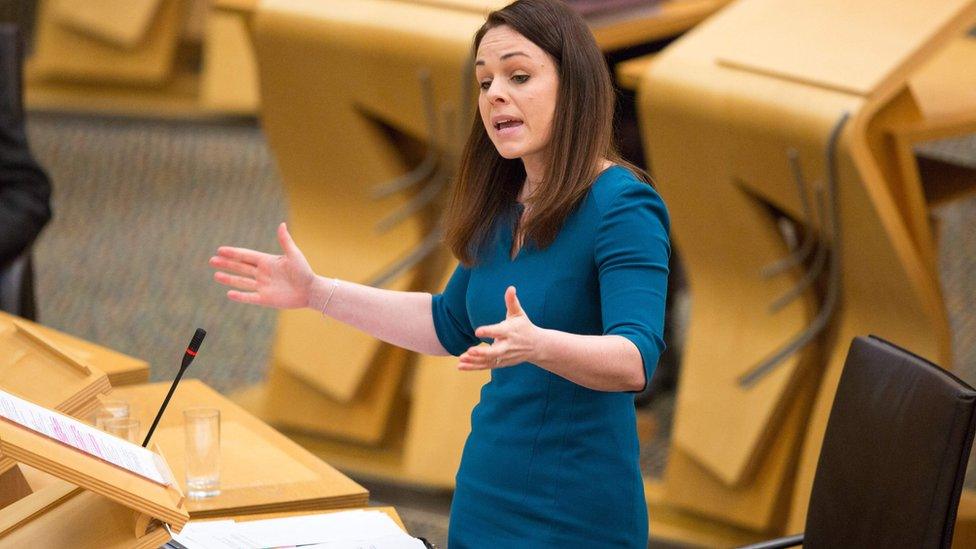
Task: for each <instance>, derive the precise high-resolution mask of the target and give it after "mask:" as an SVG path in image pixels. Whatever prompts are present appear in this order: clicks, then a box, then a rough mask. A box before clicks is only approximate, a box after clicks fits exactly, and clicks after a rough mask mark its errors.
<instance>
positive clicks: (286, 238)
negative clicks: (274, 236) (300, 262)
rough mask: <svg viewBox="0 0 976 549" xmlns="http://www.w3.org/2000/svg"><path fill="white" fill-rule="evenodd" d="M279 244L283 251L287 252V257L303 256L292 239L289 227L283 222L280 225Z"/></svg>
mask: <svg viewBox="0 0 976 549" xmlns="http://www.w3.org/2000/svg"><path fill="white" fill-rule="evenodd" d="M278 244H279V245H280V246H281V249H282V250H283V251H284V252H285V255H290V256H294V255H301V251H299V249H298V245H297V244H295V241H294V239H292V237H291V233H289V232H288V226H287V225H285V223H284V222H282V223H281V224H280V225H278Z"/></svg>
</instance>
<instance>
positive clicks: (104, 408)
mask: <svg viewBox="0 0 976 549" xmlns="http://www.w3.org/2000/svg"><path fill="white" fill-rule="evenodd" d="M127 417H129V403H128V402H126V401H124V400H116V399H108V400H103V401H102V405H101V406H100V407H99V408H98V410H97V411H96V412H95V428H96V429H101V430H102V431H104V430H105V422H106V421H108V420H110V419H123V418H127Z"/></svg>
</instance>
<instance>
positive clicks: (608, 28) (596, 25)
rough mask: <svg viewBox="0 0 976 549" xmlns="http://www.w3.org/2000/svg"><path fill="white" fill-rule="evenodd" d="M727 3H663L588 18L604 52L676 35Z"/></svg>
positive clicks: (716, 0)
mask: <svg viewBox="0 0 976 549" xmlns="http://www.w3.org/2000/svg"><path fill="white" fill-rule="evenodd" d="M728 3H729V0H662V1H661V2H658V3H656V4H653V5H650V6H642V7H638V8H632V9H625V10H619V11H616V12H613V13H609V14H606V15H599V16H594V17H589V18H587V23H589V25H590V30H591V31H593V36H595V37H596V42H597V44H599V45H600V49H602V50H604V51H609V50H618V49H622V48H629V47H631V46H637V45H639V44H646V43H648V42H654V41H657V40H661V39H663V38H668V37H671V36H676V35H678V34H681V33H683V32H685V31H686V30H688V29H690V28H692V27H694V26H695V25H697V24H698V23H701V22H702V21H703V20H705V18H707V17H708V16H709V15H711V14H713V13H715V12H716V11H718V10H719V9H720V8H721V7H722V6H724V5H725V4H728Z"/></svg>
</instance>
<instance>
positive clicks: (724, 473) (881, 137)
mask: <svg viewBox="0 0 976 549" xmlns="http://www.w3.org/2000/svg"><path fill="white" fill-rule="evenodd" d="M974 21H976V2H974V1H972V0H938V1H926V2H922V1H911V2H898V3H895V4H892V3H891V2H882V1H879V0H858V1H856V2H851V1H849V0H827V1H821V2H812V1H809V0H740V1H738V2H735V3H733V4H732V5H730V6H728V7H727V8H726V9H724V10H723V11H721V12H720V13H718V14H717V15H715V16H714V17H713V18H711V19H709V20H708V21H707V22H705V23H703V24H702V25H700V26H698V27H697V28H696V29H695V30H694V31H693V32H691V33H689V34H687V35H685V36H684V37H682V38H681V39H679V40H677V41H676V42H674V43H673V44H672V45H671V46H670V47H668V48H667V49H666V50H664V51H663V52H662V53H661V54H659V55H658V56H657V57H656V58H655V59H654V60H653V62H651V63H649V64H648V65H645V68H644V70H645V72H644V74H643V75H641V77H640V78H639V84H638V85H639V93H638V106H639V110H640V116H641V119H642V131H643V138H644V144H645V148H646V151H647V153H648V155H649V158H650V163H651V166H652V168H653V174H654V176H655V179H656V182H657V185H658V188H659V189H660V190H661V192H662V194H663V196H664V198H665V200H666V201H667V203H668V207H669V210H670V212H671V216H672V228H673V238H674V239H675V241H676V243H677V245H678V246H679V247H680V249H681V250H682V254H683V259H684V260H685V262H686V267H687V271H688V278H689V285H690V289H691V292H692V294H693V296H694V299H693V301H692V303H693V305H692V312H691V321H690V327H689V331H688V336H687V338H688V339H687V341H686V343H685V345H684V348H685V349H686V351H685V356H684V358H683V364H682V373H681V375H682V378H681V382H680V383H679V393H678V399H677V404H676V410H675V424H674V435H673V441H672V442H673V444H672V448H671V453H670V456H669V461H668V468H667V472H666V475H665V479H664V484H663V486H661V487H655V489H649V490H648V494H656V497H657V498H658V499H657V500H656V501H655V502H654V504H653V505H652V509H651V513H650V516H651V521H652V530H653V529H654V526H653V522H654V521H655V517H656V516H663V515H666V514H667V513H666V512H660V513H659V512H658V511H657V510H656V509H655V508H654V505H658V506H659V507H660V506H664V507H669V508H671V509H678V510H683V511H686V512H690V513H693V514H695V515H698V516H704V517H707V518H708V519H710V520H712V521H714V522H715V523H718V524H722V525H724V526H728V527H731V528H737V529H738V532H740V533H745V535H747V536H748V533H749V532H752V533H762V534H790V533H794V532H796V531H800V530H802V528H803V524H804V520H805V515H806V502H807V500H808V497H809V493H810V487H811V483H812V477H813V472H814V469H815V467H816V460H817V456H818V455H819V451H820V444H821V440H822V437H823V433H824V429H825V425H826V421H827V417H828V414H829V411H830V406H831V404H832V402H833V396H834V391H835V389H836V385H837V382H838V379H839V376H840V373H841V370H842V367H843V363H844V358H845V354H846V351H847V344H846V342H849V341H851V339H852V338H853V337H854V336H857V335H864V334H868V333H872V334H877V335H879V336H882V337H885V338H887V339H889V340H891V341H895V342H898V344H899V345H901V346H904V347H906V348H908V349H911V350H912V351H913V352H916V353H918V354H920V355H922V356H925V357H929V358H931V359H933V360H935V361H937V362H939V363H941V364H946V365H948V364H951V360H950V359H951V353H950V338H949V325H948V321H947V318H946V312H945V308H944V305H943V299H942V293H941V288H940V286H939V279H938V272H937V270H936V262H935V256H936V254H935V250H936V248H935V246H934V237H933V234H932V232H931V227H930V221H929V215H928V209H927V208H928V204H927V201H928V200H929V199H930V197H939V196H959V195H961V194H962V193H963V192H968V191H971V190H973V188H974V187H976V178H973V177H969V178H968V179H967V178H966V177H956V178H955V179H952V178H949V177H947V176H946V174H948V173H949V170H948V169H947V168H946V167H944V166H943V167H942V168H941V172H940V171H933V170H930V171H928V172H922V173H923V174H924V176H925V177H926V178H927V179H928V180H927V181H923V176H922V175H920V173H919V166H916V162H915V158H914V154H913V153H912V149H911V146H912V144H913V143H914V142H915V141H918V140H920V139H924V138H925V137H924V136H930V137H931V136H936V135H938V136H945V135H946V134H947V133H949V132H951V131H952V130H953V129H955V130H956V131H959V130H960V129H964V128H967V127H968V128H973V127H976V125H974V124H973V122H974V121H976V109H972V110H971V111H970V112H969V113H968V114H967V113H960V112H959V111H953V109H954V108H957V107H959V106H963V105H965V102H963V103H960V102H955V103H952V102H947V103H945V104H941V105H940V106H941V112H938V111H939V109H938V108H933V103H938V102H932V101H926V100H925V98H926V97H927V96H931V95H933V94H935V95H938V94H939V93H944V92H940V91H939V86H938V85H935V86H933V85H932V83H933V82H938V80H939V79H938V78H935V80H932V79H926V78H920V79H918V80H915V78H914V77H915V76H916V75H923V74H928V75H932V76H937V75H938V71H939V70H941V71H942V73H945V71H946V70H947V69H946V68H944V67H943V68H942V69H938V70H936V69H933V70H935V71H936V72H934V73H933V72H929V71H926V70H924V69H925V68H926V66H927V63H932V62H933V61H934V60H936V59H938V58H939V57H940V55H943V54H947V53H948V52H950V51H958V50H959V49H960V45H959V43H958V41H959V40H971V39H970V38H965V39H963V38H962V36H963V35H964V33H965V31H966V29H968V27H969V26H970V25H972V24H973V22H974ZM961 49H962V51H969V48H968V47H966V46H961ZM940 52H941V53H940ZM949 55H950V56H951V55H955V54H949ZM973 62H974V58H972V57H968V58H966V57H965V56H957V57H956V63H955V64H953V63H952V62H949V63H948V65H946V66H955V67H956V68H957V69H958V70H964V67H966V66H969V67H972V66H973ZM967 64H968V65H967ZM948 70H951V69H948ZM915 82H921V83H923V86H922V87H919V86H917V85H916V84H915ZM924 83H927V84H928V88H927V89H926V88H925V85H924ZM933 90H935V91H933ZM948 95H949V96H952V94H951V93H949V94H948ZM965 95H966V94H965V92H962V91H961V89H960V93H959V94H957V96H958V97H964V96H965ZM970 95H971V92H970ZM969 105H973V103H972V102H970V103H969ZM946 110H949V111H953V112H951V113H947V112H946ZM935 113H938V114H935ZM967 116H968V122H967ZM969 131H972V130H971V129H970V130H969ZM939 132H941V134H940V133H939ZM940 183H942V184H941V185H940ZM964 499H965V496H964ZM970 520H971V519H970ZM959 524H960V526H962V525H964V524H965V521H964V520H963V519H962V516H961V518H960V523H959ZM970 527H971V523H970ZM757 537H761V536H757ZM736 541H741V540H736Z"/></svg>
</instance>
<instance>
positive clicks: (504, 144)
mask: <svg viewBox="0 0 976 549" xmlns="http://www.w3.org/2000/svg"><path fill="white" fill-rule="evenodd" d="M475 77H476V78H477V79H478V85H479V87H480V90H481V91H480V92H479V95H478V110H479V111H480V112H481V121H482V122H483V123H484V125H485V131H487V132H488V136H489V137H490V138H491V142H492V143H494V144H495V148H496V149H498V154H500V155H501V156H502V157H504V158H508V159H514V158H521V159H522V160H523V161H529V160H532V161H540V160H544V158H545V153H546V150H547V148H548V146H549V140H550V136H551V130H552V119H553V114H554V113H555V110H556V94H557V92H558V89H559V75H558V74H557V72H556V63H555V61H554V60H553V59H552V57H550V56H549V54H548V53H546V52H545V51H544V50H542V48H540V47H539V46H537V45H535V44H534V43H532V42H531V41H530V40H529V39H527V38H525V37H524V36H522V35H521V34H519V33H517V32H515V30H513V29H512V28H511V27H509V26H507V25H503V26H500V27H495V28H493V29H491V30H489V31H488V32H486V33H485V35H484V37H483V38H482V40H481V44H480V45H479V46H478V53H477V56H476V58H475Z"/></svg>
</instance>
